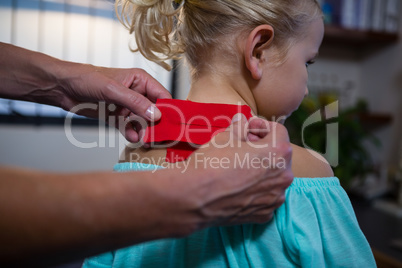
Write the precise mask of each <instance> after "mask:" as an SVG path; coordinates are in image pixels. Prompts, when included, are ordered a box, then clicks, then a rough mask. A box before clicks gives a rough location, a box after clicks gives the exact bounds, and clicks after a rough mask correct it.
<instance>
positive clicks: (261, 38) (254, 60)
mask: <svg viewBox="0 0 402 268" xmlns="http://www.w3.org/2000/svg"><path fill="white" fill-rule="evenodd" d="M273 39H274V28H272V26H270V25H266V24H264V25H260V26H258V27H256V28H255V29H254V30H253V31H252V32H251V33H250V34H249V35H248V37H247V41H246V47H245V50H244V58H245V60H246V66H247V69H248V70H249V71H250V73H251V75H252V77H253V78H254V79H256V80H259V79H261V77H262V73H263V72H262V64H261V63H262V62H263V61H264V59H263V57H262V56H263V53H264V51H265V50H266V49H267V48H268V47H269V46H270V44H271V43H272V41H273Z"/></svg>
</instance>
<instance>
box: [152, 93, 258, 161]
mask: <svg viewBox="0 0 402 268" xmlns="http://www.w3.org/2000/svg"><path fill="white" fill-rule="evenodd" d="M156 107H158V109H159V110H160V111H161V113H162V117H161V119H160V120H159V121H158V122H155V123H152V124H151V125H150V126H148V127H147V129H146V131H145V136H144V142H145V143H153V142H167V143H168V144H170V145H168V149H167V153H166V161H167V162H170V163H174V162H177V161H184V160H185V159H187V158H188V157H189V156H190V155H191V153H192V152H194V151H195V150H196V149H197V148H198V147H199V146H200V145H202V144H205V143H207V142H209V141H210V140H211V139H212V138H213V137H214V136H215V135H216V134H218V133H219V132H221V131H223V130H225V129H226V128H227V127H229V125H230V123H231V121H232V118H233V116H234V115H235V114H237V113H242V114H244V115H245V116H246V118H247V119H250V118H251V117H252V114H251V109H250V107H248V106H247V105H233V104H218V103H199V102H192V101H183V100H173V99H159V100H157V102H156Z"/></svg>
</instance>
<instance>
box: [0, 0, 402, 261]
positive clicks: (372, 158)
mask: <svg viewBox="0 0 402 268" xmlns="http://www.w3.org/2000/svg"><path fill="white" fill-rule="evenodd" d="M401 1H402V0H326V1H324V0H321V1H320V4H321V6H322V9H323V12H324V20H325V24H326V33H325V37H324V41H323V44H322V47H321V50H320V55H319V57H318V58H317V61H316V63H315V64H313V65H311V66H309V91H310V94H309V96H308V97H307V98H306V99H305V100H304V102H303V103H302V105H301V107H300V109H299V110H298V111H296V112H295V113H294V114H293V115H292V116H291V117H290V118H289V119H288V120H287V122H286V126H287V128H288V129H289V133H290V136H291V140H292V142H294V143H296V144H299V145H302V146H305V147H306V148H311V149H313V150H315V151H317V152H319V153H321V154H322V155H325V156H326V157H329V158H331V159H335V160H336V161H331V164H332V163H333V169H334V172H335V175H337V176H338V177H339V179H340V180H341V183H342V185H343V186H344V187H345V189H346V190H347V192H348V193H349V195H350V196H351V199H352V203H353V206H354V207H355V210H356V214H357V217H358V220H359V223H360V225H361V227H362V229H363V232H364V233H365V234H366V236H367V238H368V240H369V242H370V244H371V245H372V248H373V250H374V251H375V254H376V259H377V261H378V266H379V267H402V124H401V121H402V118H401V117H402V105H401V104H402V41H401V38H400V37H401V35H402V20H401V17H402V11H401V10H402V3H401ZM113 2H114V1H107V0H0V41H1V42H6V43H11V44H15V45H17V46H21V47H24V48H27V49H31V50H35V51H40V52H43V53H46V54H49V55H51V56H54V57H57V58H60V59H64V60H68V61H75V62H81V63H90V64H94V65H99V66H105V67H119V68H126V67H128V68H132V67H136V68H143V69H145V70H147V71H148V72H149V73H150V74H151V75H153V76H154V77H155V78H156V79H157V80H158V81H160V82H161V83H162V84H163V85H164V86H165V87H166V88H167V89H168V90H170V91H171V92H172V94H173V95H174V97H175V98H179V99H185V98H186V95H187V92H188V90H189V84H190V78H189V72H188V70H187V67H186V64H185V63H184V62H172V64H174V66H175V68H174V70H173V71H172V72H170V73H169V72H167V71H165V70H164V69H163V68H161V67H159V66H158V65H156V64H154V63H151V62H149V61H147V60H145V59H144V58H143V57H141V55H140V54H137V53H136V54H134V53H132V52H130V50H129V44H130V43H131V44H133V40H132V39H131V38H130V36H129V34H128V31H127V30H126V29H125V28H124V27H123V26H122V25H121V24H120V23H119V22H118V21H117V19H116V16H115V12H114V7H113ZM331 104H332V106H331ZM333 104H336V111H335V112H336V113H335V116H334V111H332V112H331V111H329V109H327V108H328V107H335V106H333ZM317 112H318V114H319V116H320V119H321V120H320V121H319V122H315V123H314V124H310V125H308V126H305V125H304V123H305V122H306V120H307V119H308V118H310V117H311V116H312V115H313V114H316V113H317ZM66 115H67V112H66V111H63V110H61V109H58V108H55V107H50V106H45V105H38V104H33V103H28V102H19V101H10V100H3V99H0V137H1V140H0V152H1V153H0V164H1V165H14V166H24V167H29V168H36V169H41V170H50V171H63V172H64V171H65V172H70V171H90V170H111V169H112V168H113V165H114V164H115V163H116V162H117V160H118V157H119V154H120V152H121V150H122V149H123V148H124V146H125V144H126V141H125V140H124V138H123V137H122V136H121V135H120V134H119V133H118V132H117V131H116V130H114V129H111V128H108V127H107V126H105V125H104V124H103V123H101V122H98V121H95V120H90V119H86V118H82V117H74V119H73V124H72V131H71V135H72V136H73V137H74V139H75V140H77V141H79V142H81V143H86V144H91V146H89V147H90V148H79V147H77V146H75V145H73V144H72V143H71V141H70V140H69V139H68V137H67V136H66V132H65V128H64V121H65V120H64V119H65V117H66ZM329 126H336V127H337V131H338V132H337V133H338V135H337V139H333V138H332V136H328V135H327V133H328V129H329ZM55 155H57V157H55ZM71 267H73V266H71Z"/></svg>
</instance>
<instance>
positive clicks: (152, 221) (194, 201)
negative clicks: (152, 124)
mask: <svg viewBox="0 0 402 268" xmlns="http://www.w3.org/2000/svg"><path fill="white" fill-rule="evenodd" d="M284 131H285V130H284V129H283V127H279V132H281V133H279V134H278V136H280V137H279V138H278V141H277V146H268V147H263V145H265V144H268V143H270V144H272V143H271V142H272V137H273V134H272V133H270V134H268V135H266V136H265V137H264V138H261V139H260V140H259V141H256V142H254V143H248V142H246V141H239V142H238V143H237V142H236V144H238V145H236V146H233V147H229V148H227V149H225V150H221V149H219V148H216V147H215V146H205V147H204V148H202V149H200V150H199V151H197V153H198V154H201V155H200V157H202V158H199V159H204V160H206V159H211V158H217V159H222V160H224V162H225V163H228V161H229V164H230V165H231V166H229V167H217V166H216V164H213V165H209V164H208V162H204V163H205V164H206V165H204V163H201V162H199V165H197V164H196V163H197V162H195V161H196V160H195V159H194V158H193V159H190V163H192V164H191V165H189V166H188V167H187V168H186V169H184V168H182V167H177V168H169V169H166V170H159V171H156V172H154V173H153V172H134V173H133V172H129V173H112V172H102V173H100V172H97V173H87V174H55V173H45V172H39V171H33V170H22V169H12V168H2V169H1V170H0V174H1V175H0V215H2V219H1V221H0V241H1V242H0V262H1V263H0V266H4V267H11V266H17V267H21V266H24V265H30V266H35V265H39V264H40V265H47V264H49V265H50V264H57V263H63V262H66V261H72V260H75V259H81V258H83V257H88V256H91V255H94V254H98V253H101V252H105V251H109V250H113V249H116V248H120V247H125V246H128V245H132V244H136V243H140V242H144V241H149V240H153V239H159V238H166V237H183V236H186V235H189V234H191V233H193V232H195V231H197V230H200V229H202V228H206V227H210V226H217V225H227V224H240V223H250V222H257V223H262V222H266V221H268V220H269V219H270V218H271V217H272V213H273V211H274V209H275V208H277V207H278V206H280V205H281V204H282V203H283V201H284V191H285V189H286V188H287V187H288V186H289V184H290V183H291V181H292V172H291V171H290V156H291V149H290V145H289V143H288V140H287V134H286V133H283V132H284ZM229 133H232V132H229ZM228 135H229V134H228V133H222V134H219V135H218V136H217V137H216V139H215V140H214V141H213V142H227V141H228V140H236V137H233V136H231V135H229V136H228ZM255 145H260V146H259V147H257V146H255ZM270 153H274V154H275V156H276V157H277V158H278V159H279V158H283V159H284V160H285V162H286V166H284V167H277V166H272V167H270V168H268V167H266V166H264V167H260V168H256V166H255V163H256V162H255V160H257V162H258V160H260V163H263V161H264V159H265V158H266V157H268V156H269V154H270ZM247 156H249V159H254V160H253V161H254V162H253V163H254V164H253V165H245V166H240V165H236V164H235V163H237V162H236V158H239V159H244V158H245V157H247ZM249 164H250V163H249Z"/></svg>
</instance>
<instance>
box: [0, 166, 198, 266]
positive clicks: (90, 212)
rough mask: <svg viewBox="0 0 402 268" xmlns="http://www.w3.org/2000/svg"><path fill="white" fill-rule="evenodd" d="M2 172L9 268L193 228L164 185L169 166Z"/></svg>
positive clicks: (0, 197)
mask: <svg viewBox="0 0 402 268" xmlns="http://www.w3.org/2000/svg"><path fill="white" fill-rule="evenodd" d="M0 172H1V175H0V178H1V179H0V215H2V219H1V221H0V241H1V242H0V260H1V262H3V265H5V264H7V266H6V267H8V265H15V266H21V265H22V264H24V263H25V264H31V265H32V264H33V263H37V264H56V263H61V262H63V261H71V260H74V259H80V258H83V257H87V256H90V255H93V254H98V253H101V252H104V251H108V250H112V249H116V248H119V247H124V246H128V245H131V244H136V243H139V242H143V241H148V240H152V239H157V238H163V237H174V236H182V235H185V234H188V233H190V232H191V231H193V230H194V227H193V226H195V224H194V222H195V220H194V221H193V219H190V218H191V216H189V215H191V213H188V212H187V211H185V208H186V207H188V205H187V204H186V203H185V202H183V198H180V197H178V196H174V194H172V192H171V191H169V190H168V191H166V193H165V192H164V190H163V189H166V188H168V187H169V186H168V185H169V184H170V182H169V181H170V178H173V176H171V175H172V174H173V173H171V171H167V172H164V171H161V172H157V173H150V172H142V173H124V174H123V173H119V174H117V173H88V174H64V175H61V174H50V173H43V172H37V171H32V170H21V169H18V170H16V169H5V168H4V169H1V170H0ZM158 185H159V186H158ZM164 185H166V187H164ZM170 185H171V184H170ZM171 186H172V187H174V188H177V187H176V186H174V185H171ZM169 195H170V197H169ZM176 201H177V203H176ZM194 218H195V217H194ZM187 219H188V220H187ZM21 256H24V257H23V258H21ZM3 265H0V266H3Z"/></svg>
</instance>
